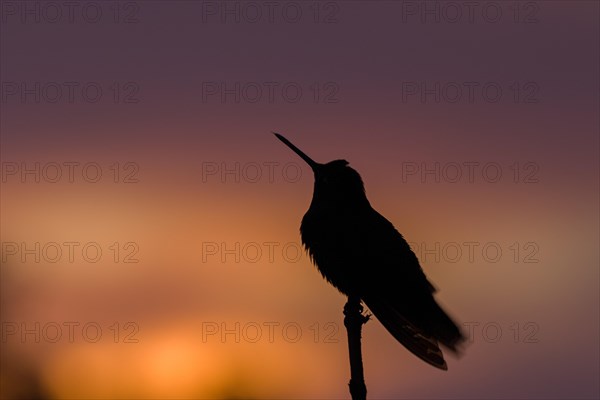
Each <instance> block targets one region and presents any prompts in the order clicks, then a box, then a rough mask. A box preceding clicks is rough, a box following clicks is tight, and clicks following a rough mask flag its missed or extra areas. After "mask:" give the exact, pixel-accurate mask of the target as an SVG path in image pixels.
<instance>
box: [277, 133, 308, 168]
mask: <svg viewBox="0 0 600 400" xmlns="http://www.w3.org/2000/svg"><path fill="white" fill-rule="evenodd" d="M273 134H274V135H275V136H277V139H279V140H281V141H282V142H283V143H285V144H286V145H287V146H288V147H289V148H290V149H292V150H294V153H296V154H298V155H299V156H300V158H302V159H303V160H304V161H306V163H307V164H308V165H310V167H311V168H312V170H313V171H315V172H317V168H318V166H319V165H320V164H319V163H317V162H315V161H313V160H312V158H310V157H309V156H307V155H306V154H304V153H303V152H302V150H300V149H299V148H297V147H296V146H294V145H293V144H292V142H290V141H289V140H287V139H286V138H284V137H283V136H282V135H280V134H279V133H276V132H273Z"/></svg>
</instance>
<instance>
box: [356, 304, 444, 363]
mask: <svg viewBox="0 0 600 400" xmlns="http://www.w3.org/2000/svg"><path fill="white" fill-rule="evenodd" d="M363 300H364V302H365V304H366V305H367V307H369V309H370V310H371V312H372V313H373V314H374V315H375V316H376V317H377V319H378V320H379V321H380V322H381V323H382V324H383V326H384V327H385V328H386V329H387V330H388V331H389V332H390V333H391V334H392V336H394V338H396V340H398V341H399V342H400V343H402V345H404V347H406V348H407V349H408V350H410V352H411V353H413V354H414V355H416V356H417V357H419V358H420V359H422V360H423V361H425V362H427V363H429V364H431V365H433V366H434V367H436V368H439V369H442V370H447V369H448V365H447V364H446V361H445V360H444V356H443V354H442V351H441V350H440V348H439V346H438V342H437V340H436V339H435V338H434V337H433V336H430V335H426V334H425V333H424V332H423V331H422V330H420V329H419V328H417V327H416V326H415V325H413V324H412V323H411V322H410V321H408V320H407V319H406V318H404V317H403V316H402V315H401V314H400V313H399V312H398V311H397V310H396V309H395V308H394V307H393V306H392V305H391V304H389V303H388V302H386V301H385V300H383V299H381V298H379V297H367V298H363Z"/></svg>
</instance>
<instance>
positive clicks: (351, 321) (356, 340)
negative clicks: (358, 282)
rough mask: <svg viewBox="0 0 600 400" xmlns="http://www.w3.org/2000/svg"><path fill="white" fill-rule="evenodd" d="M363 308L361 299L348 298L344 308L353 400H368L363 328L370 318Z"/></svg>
mask: <svg viewBox="0 0 600 400" xmlns="http://www.w3.org/2000/svg"><path fill="white" fill-rule="evenodd" d="M362 312H363V307H362V305H361V304H360V297H356V296H348V302H347V303H346V305H345V306H344V315H345V317H344V326H345V327H346V331H347V332H348V352H349V355H350V383H349V384H348V386H349V387H350V395H351V396H352V400H366V398H367V385H366V384H365V377H364V373H363V364H362V351H361V331H362V326H363V324H364V323H366V322H367V321H368V320H369V316H368V315H367V316H365V315H363V314H362Z"/></svg>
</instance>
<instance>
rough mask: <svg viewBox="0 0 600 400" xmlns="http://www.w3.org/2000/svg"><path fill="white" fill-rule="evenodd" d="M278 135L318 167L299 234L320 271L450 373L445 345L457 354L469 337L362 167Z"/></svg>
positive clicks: (410, 347)
mask: <svg viewBox="0 0 600 400" xmlns="http://www.w3.org/2000/svg"><path fill="white" fill-rule="evenodd" d="M273 133H274V134H275V136H277V138H278V139H279V140H281V141H282V142H283V143H285V144H286V145H287V146H288V147H290V148H291V149H292V150H293V151H294V152H295V153H296V154H298V155H299V156H300V157H301V158H302V159H303V160H304V161H305V162H306V163H307V164H308V165H309V166H310V167H311V168H312V170H313V172H314V178H315V183H314V192H313V197H312V201H311V203H310V207H309V209H308V211H307V212H306V214H305V215H304V217H303V218H302V223H301V225H300V234H301V237H302V243H303V245H304V247H305V248H306V250H307V251H308V254H309V255H310V258H311V260H312V262H313V263H314V264H315V265H316V266H317V268H318V270H319V272H321V274H322V275H323V277H324V278H325V279H326V280H327V281H328V282H329V283H331V284H332V285H333V286H334V287H336V288H337V289H338V290H339V291H340V292H342V293H343V294H345V295H346V296H348V297H349V298H350V297H351V296H354V297H355V298H360V299H361V300H362V301H363V302H364V303H365V304H366V305H367V307H369V309H370V310H371V312H372V313H373V314H374V315H375V317H377V319H378V320H379V321H380V322H381V323H382V324H383V326H384V327H385V328H386V329H387V330H388V331H389V332H390V333H391V334H392V336H393V337H394V338H396V340H398V341H399V342H400V343H401V344H402V345H404V347H406V348H407V349H408V350H409V351H411V352H412V353H413V354H414V355H416V356H417V357H419V358H421V359H422V360H423V361H425V362H427V363H429V364H431V365H433V366H434V367H437V368H440V369H443V370H447V369H448V366H447V364H446V361H445V360H444V357H443V354H442V352H441V350H440V347H439V345H438V344H439V343H441V344H442V345H443V346H445V347H446V348H448V349H449V350H451V351H452V352H454V353H457V352H458V346H459V345H460V343H461V342H462V341H464V339H465V337H464V336H463V334H462V332H461V330H460V329H459V328H458V326H457V325H456V324H455V323H454V322H453V321H452V319H451V318H450V317H449V316H448V315H447V314H446V312H445V311H444V310H443V309H442V308H441V307H440V306H439V305H438V304H437V302H436V301H435V299H434V297H433V294H434V293H435V291H436V289H435V288H434V287H433V285H432V284H431V283H430V282H429V281H428V280H427V277H426V276H425V273H424V272H423V270H422V268H421V266H420V265H419V260H418V259H417V256H416V255H415V253H413V251H412V250H411V248H410V246H409V245H408V243H407V242H406V240H404V237H403V236H402V235H401V234H400V233H399V232H398V231H397V230H396V228H394V225H392V223H391V222H389V221H388V220H387V219H385V218H384V217H383V216H382V215H381V214H379V213H378V212H377V211H375V209H373V207H371V204H370V203H369V200H368V199H367V196H366V193H365V188H364V185H363V182H362V179H361V177H360V175H359V174H358V172H356V171H355V170H354V169H352V168H351V167H349V166H348V164H349V163H348V161H346V160H334V161H331V162H328V163H327V164H320V163H317V162H315V161H313V160H312V159H311V158H310V157H308V156H307V155H306V154H304V153H303V152H302V151H301V150H300V149H298V148H297V147H296V146H294V145H293V144H292V143H291V142H290V141H289V140H287V139H286V138H285V137H283V136H282V135H280V134H278V133H275V132H273Z"/></svg>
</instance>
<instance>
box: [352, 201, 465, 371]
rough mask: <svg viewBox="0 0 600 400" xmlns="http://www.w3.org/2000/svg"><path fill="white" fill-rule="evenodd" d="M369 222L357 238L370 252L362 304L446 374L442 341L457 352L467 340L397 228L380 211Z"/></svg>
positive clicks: (416, 352) (365, 260) (404, 341)
mask: <svg viewBox="0 0 600 400" xmlns="http://www.w3.org/2000/svg"><path fill="white" fill-rule="evenodd" d="M364 221H368V222H363V223H362V224H361V226H362V227H363V230H362V232H360V234H358V235H357V236H358V237H359V238H360V242H362V247H363V249H364V251H365V253H363V257H364V259H363V261H362V263H364V264H366V267H365V270H364V272H363V274H364V280H363V282H364V284H363V288H364V292H363V296H362V298H363V300H364V301H365V303H366V305H367V306H368V307H369V309H371V311H372V312H373V314H374V315H375V316H376V317H377V319H379V320H380V321H381V323H382V324H383V325H384V326H385V327H386V328H387V330H388V331H390V333H391V334H392V335H393V336H394V337H395V338H396V339H397V340H398V341H400V342H401V343H402V344H403V345H404V346H406V347H407V348H408V349H409V350H410V351H411V352H413V353H414V354H415V355H417V356H418V357H420V358H421V359H423V360H425V361H427V362H428V363H430V364H431V365H434V366H436V367H438V368H441V369H445V362H444V359H443V357H442V353H441V352H440V349H439V347H438V341H440V342H441V343H442V344H444V345H445V346H446V347H448V348H449V349H451V350H453V351H455V352H456V351H457V348H456V346H457V345H458V344H460V342H461V341H462V340H463V339H464V337H463V335H462V333H461V332H460V329H459V328H458V327H457V326H456V324H455V323H454V322H453V321H452V319H451V318H450V317H448V315H447V314H446V313H445V311H444V310H443V309H442V308H440V306H439V305H438V304H437V303H436V301H435V299H434V298H433V293H434V292H435V289H434V287H433V285H431V283H430V282H429V281H428V280H427V277H426V276H425V273H424V272H423V269H422V268H421V266H420V265H419V260H418V259H417V257H416V255H415V254H414V252H413V251H412V250H411V248H410V246H409V245H408V243H407V242H406V240H404V238H403V237H402V235H401V234H400V233H399V232H398V231H397V230H396V228H394V226H393V225H392V223H391V222H389V221H388V220H387V219H385V218H384V217H383V216H382V215H381V214H379V213H378V212H377V211H375V210H372V213H371V214H370V215H367V216H366V217H364ZM357 245H359V244H358V243H357Z"/></svg>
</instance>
